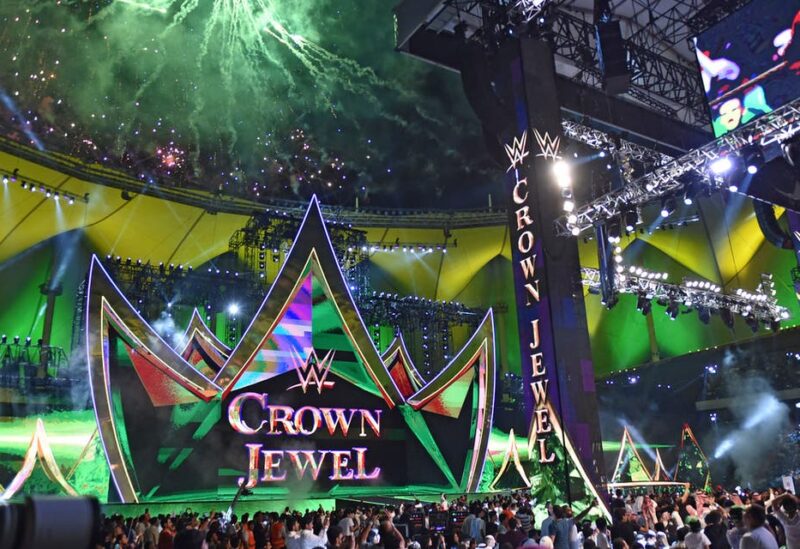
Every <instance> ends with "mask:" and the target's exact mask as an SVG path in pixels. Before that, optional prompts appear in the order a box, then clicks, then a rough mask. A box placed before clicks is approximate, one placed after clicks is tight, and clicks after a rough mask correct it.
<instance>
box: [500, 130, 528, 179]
mask: <svg viewBox="0 0 800 549" xmlns="http://www.w3.org/2000/svg"><path fill="white" fill-rule="evenodd" d="M527 142H528V131H527V130H525V131H524V132H522V137H520V138H519V139H517V138H516V137H515V138H514V141H512V142H511V145H503V146H504V147H505V149H506V154H507V155H508V159H509V160H510V161H511V166H509V167H508V169H507V170H506V171H507V172H510V171H511V170H513V169H515V168H516V167H517V166H518V165H521V164H522V162H523V160H525V157H526V156H528V151H527V150H526V149H527Z"/></svg>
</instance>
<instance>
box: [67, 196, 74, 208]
mask: <svg viewBox="0 0 800 549" xmlns="http://www.w3.org/2000/svg"><path fill="white" fill-rule="evenodd" d="M67 203H68V204H69V205H70V206H72V205H73V204H75V198H73V197H71V196H70V197H69V198H68V199H67Z"/></svg>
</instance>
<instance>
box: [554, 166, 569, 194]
mask: <svg viewBox="0 0 800 549" xmlns="http://www.w3.org/2000/svg"><path fill="white" fill-rule="evenodd" d="M553 176H554V177H555V178H556V183H557V184H558V186H559V187H561V188H562V189H565V188H567V187H570V186H571V185H572V170H571V169H570V166H569V164H567V163H566V162H564V161H563V160H559V161H558V162H556V163H555V164H553Z"/></svg>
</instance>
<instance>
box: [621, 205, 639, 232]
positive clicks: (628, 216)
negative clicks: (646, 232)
mask: <svg viewBox="0 0 800 549" xmlns="http://www.w3.org/2000/svg"><path fill="white" fill-rule="evenodd" d="M622 216H623V217H624V218H625V230H626V231H627V232H629V233H632V232H633V231H635V230H636V224H637V223H639V214H638V213H636V210H627V211H625V212H624V213H623V214H622Z"/></svg>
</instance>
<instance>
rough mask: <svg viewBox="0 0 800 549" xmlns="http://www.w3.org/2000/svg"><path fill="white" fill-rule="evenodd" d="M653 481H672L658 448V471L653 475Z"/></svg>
mask: <svg viewBox="0 0 800 549" xmlns="http://www.w3.org/2000/svg"><path fill="white" fill-rule="evenodd" d="M653 480H655V481H662V480H672V477H671V476H670V474H669V470H668V469H667V468H666V467H665V466H664V462H663V461H662V459H661V452H659V451H658V448H656V470H655V472H654V473H653Z"/></svg>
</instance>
